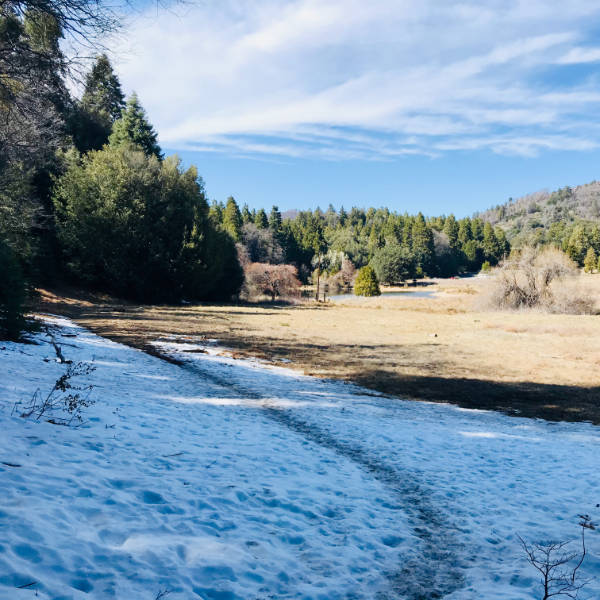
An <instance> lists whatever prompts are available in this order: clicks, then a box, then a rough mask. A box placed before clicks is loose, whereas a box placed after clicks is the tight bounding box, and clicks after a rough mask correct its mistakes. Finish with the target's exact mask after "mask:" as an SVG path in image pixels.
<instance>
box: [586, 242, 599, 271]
mask: <svg viewBox="0 0 600 600" xmlns="http://www.w3.org/2000/svg"><path fill="white" fill-rule="evenodd" d="M597 266H598V258H597V256H596V251H595V250H594V249H593V248H592V247H591V246H590V247H589V248H588V249H587V252H586V254H585V258H584V259H583V270H584V271H585V272H586V273H593V272H594V269H595V268H596V267H597Z"/></svg>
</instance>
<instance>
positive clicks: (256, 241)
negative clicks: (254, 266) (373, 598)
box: [242, 223, 283, 264]
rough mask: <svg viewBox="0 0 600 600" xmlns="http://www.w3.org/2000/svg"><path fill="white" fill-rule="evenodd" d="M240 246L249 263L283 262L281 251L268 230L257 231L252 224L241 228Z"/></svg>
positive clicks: (279, 245)
mask: <svg viewBox="0 0 600 600" xmlns="http://www.w3.org/2000/svg"><path fill="white" fill-rule="evenodd" d="M242 244H243V246H244V247H245V249H246V255H247V256H248V260H249V261H250V262H256V263H271V264H280V263H282V262H283V249H282V248H281V244H280V243H279V242H278V241H277V239H276V237H275V235H274V234H273V232H272V231H271V230H270V229H259V228H258V227H257V226H256V225H254V224H253V223H246V224H245V225H244V226H243V227H242Z"/></svg>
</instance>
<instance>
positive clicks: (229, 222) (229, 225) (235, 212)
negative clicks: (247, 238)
mask: <svg viewBox="0 0 600 600" xmlns="http://www.w3.org/2000/svg"><path fill="white" fill-rule="evenodd" d="M223 228H224V229H225V231H226V232H227V233H228V234H229V235H230V236H231V237H232V238H233V239H234V240H235V241H236V242H239V241H240V240H241V239H242V214H241V213H240V209H239V208H238V205H237V202H236V201H235V199H234V198H233V196H229V198H227V204H226V205H225V210H224V211H223Z"/></svg>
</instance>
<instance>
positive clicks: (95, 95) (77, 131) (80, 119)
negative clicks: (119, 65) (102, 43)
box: [73, 54, 125, 152]
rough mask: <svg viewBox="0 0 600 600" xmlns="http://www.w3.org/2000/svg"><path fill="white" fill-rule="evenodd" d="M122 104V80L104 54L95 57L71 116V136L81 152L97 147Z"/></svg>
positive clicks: (106, 136) (110, 128) (116, 117)
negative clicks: (72, 118) (72, 135)
mask: <svg viewBox="0 0 600 600" xmlns="http://www.w3.org/2000/svg"><path fill="white" fill-rule="evenodd" d="M124 108H125V96H124V94H123V91H122V89H121V83H120V82H119V79H118V77H117V75H116V73H115V72H114V70H113V68H112V65H111V64H110V61H109V60H108V57H107V56H106V54H101V55H100V56H98V58H97V59H96V62H95V63H94V65H93V66H92V69H91V70H90V72H89V73H88V74H87V76H86V79H85V89H84V92H83V96H82V97H81V102H80V103H79V105H78V110H77V111H76V114H75V117H74V126H73V129H74V138H75V142H76V144H77V147H78V149H79V150H80V151H81V152H87V151H88V150H100V148H102V146H104V144H106V142H107V141H108V138H109V136H110V133H111V130H112V126H113V124H114V122H115V121H117V119H119V118H120V117H121V113H122V111H123V109H124Z"/></svg>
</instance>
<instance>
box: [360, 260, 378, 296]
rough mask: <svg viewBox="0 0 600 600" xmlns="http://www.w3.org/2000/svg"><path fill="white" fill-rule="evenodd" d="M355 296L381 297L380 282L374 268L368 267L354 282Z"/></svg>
mask: <svg viewBox="0 0 600 600" xmlns="http://www.w3.org/2000/svg"><path fill="white" fill-rule="evenodd" d="M354 295H355V296H379V295H381V290H380V289H379V281H377V275H375V271H374V270H373V268H372V267H369V266H368V265H367V266H366V267H363V268H362V269H360V270H359V272H358V275H357V276H356V280H355V281H354Z"/></svg>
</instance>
